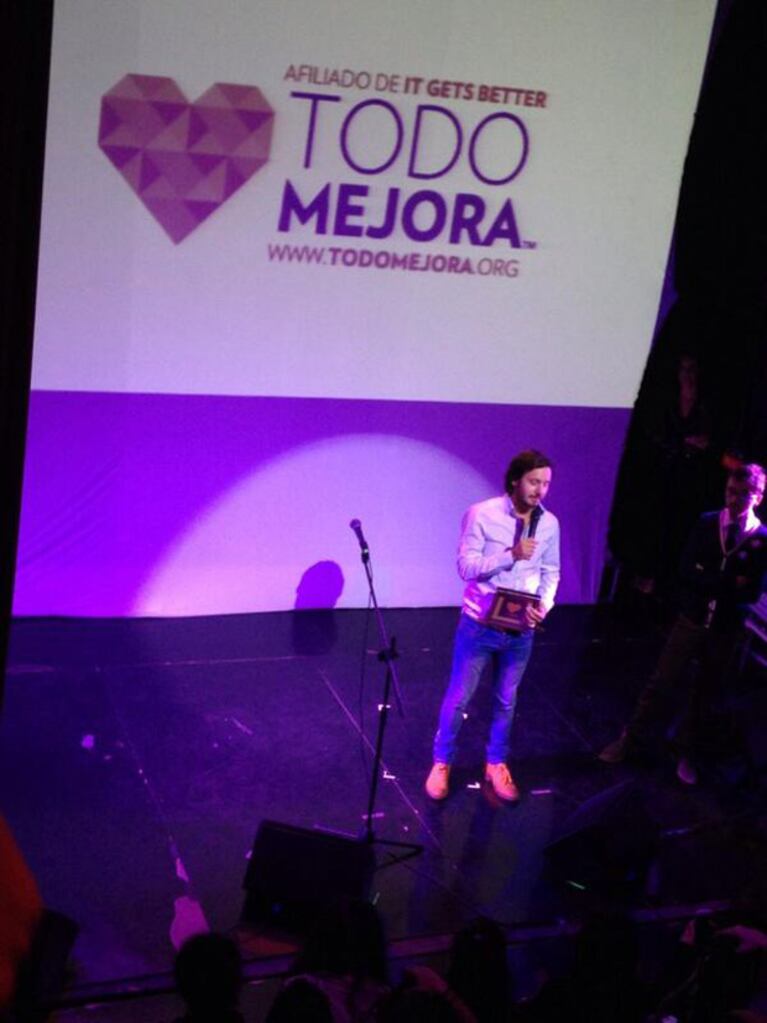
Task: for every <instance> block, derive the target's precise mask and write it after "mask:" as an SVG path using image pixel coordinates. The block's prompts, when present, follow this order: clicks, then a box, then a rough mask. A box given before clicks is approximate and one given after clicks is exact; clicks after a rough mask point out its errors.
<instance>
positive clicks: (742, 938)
mask: <svg viewBox="0 0 767 1023" xmlns="http://www.w3.org/2000/svg"><path fill="white" fill-rule="evenodd" d="M716 936H717V938H719V937H725V938H734V939H735V942H736V944H735V951H736V952H737V953H738V954H746V953H747V952H759V951H761V952H765V951H767V934H765V933H764V931H759V930H757V929H756V928H755V927H745V926H744V925H743V924H736V925H735V926H734V927H725V928H723V930H721V931H717V932H716Z"/></svg>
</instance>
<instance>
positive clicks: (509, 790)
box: [485, 764, 519, 803]
mask: <svg viewBox="0 0 767 1023" xmlns="http://www.w3.org/2000/svg"><path fill="white" fill-rule="evenodd" d="M485 781H489V782H490V784H491V785H492V786H493V791H494V792H495V794H496V796H498V798H499V799H505V800H506V802H507V803H516V801H517V800H518V799H519V789H518V788H517V786H516V785H515V784H514V779H513V778H512V777H511V775H510V774H509V769H508V767H507V766H506V764H486V765H485Z"/></svg>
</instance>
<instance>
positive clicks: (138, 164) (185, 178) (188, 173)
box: [99, 75, 274, 244]
mask: <svg viewBox="0 0 767 1023" xmlns="http://www.w3.org/2000/svg"><path fill="white" fill-rule="evenodd" d="M273 125H274V111H273V110H272V108H271V107H270V106H269V104H268V103H267V101H266V100H265V99H264V96H263V93H262V92H261V90H260V89H257V88H256V87H255V86H253V85H225V84H222V83H220V82H217V83H216V84H215V85H212V86H211V87H210V88H209V89H208V90H207V92H204V93H203V94H202V96H200V98H199V99H197V100H195V102H194V103H190V102H189V101H188V100H187V98H186V96H185V95H184V94H183V92H182V91H181V89H179V87H178V86H177V85H176V83H175V82H174V81H173V79H172V78H162V77H160V76H158V75H126V76H125V78H122V79H121V80H120V81H119V82H118V83H117V85H115V86H113V87H112V88H111V89H110V90H109V92H107V93H106V94H105V95H104V97H103V98H102V100H101V121H100V124H99V146H100V147H101V149H102V150H103V152H104V153H105V154H106V156H107V157H108V158H109V159H110V160H111V161H112V163H113V164H114V165H115V167H116V168H117V169H118V170H119V172H120V173H121V174H122V176H123V177H124V178H125V180H126V181H127V182H128V184H129V185H130V187H131V188H132V189H133V191H134V192H135V193H136V195H137V196H138V197H139V198H140V199H141V201H142V202H143V203H144V205H145V206H146V208H147V209H148V210H149V212H150V213H151V214H152V216H153V217H154V218H155V220H157V222H158V223H159V224H160V225H161V227H163V228H164V230H165V231H166V232H167V233H168V235H169V236H170V237H171V239H172V240H173V241H174V242H176V244H178V242H180V241H183V239H184V238H186V236H187V235H188V234H190V233H191V232H192V231H194V229H195V228H196V227H199V226H200V224H201V223H202V222H203V220H206V219H207V218H208V217H209V216H210V215H211V213H214V212H215V211H216V210H217V209H218V207H219V206H221V205H222V204H223V203H225V202H226V201H227V199H229V197H230V196H232V195H233V194H234V193H235V192H236V191H237V189H238V188H241V187H242V185H244V184H245V182H246V181H248V180H249V179H250V178H252V177H253V175H254V174H255V173H256V171H258V170H260V169H261V167H263V166H264V164H265V163H266V161H267V160H268V159H269V146H270V144H271V141H272V127H273Z"/></svg>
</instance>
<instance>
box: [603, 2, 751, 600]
mask: <svg viewBox="0 0 767 1023" xmlns="http://www.w3.org/2000/svg"><path fill="white" fill-rule="evenodd" d="M717 27H718V29H719V31H718V32H716V33H715V40H714V46H713V52H712V54H711V57H710V60H709V64H708V67H707V71H706V76H705V80H704V86H703V89H702V91H701V97H700V101H699V104H698V110H697V113H696V117H695V123H694V126H693V130H692V134H691V138H690V145H689V149H688V154H687V159H686V161H685V168H684V175H683V178H682V184H681V189H680V195H679V204H678V209H677V222H676V232H675V246H674V253H673V260H672V265H673V290H674V291H675V293H676V297H675V299H674V300H673V301H672V302H671V304H670V308H669V309H668V312H667V314H666V315H665V318H664V319H663V322H662V323H661V325H660V329H659V331H658V335H657V338H656V341H655V344H654V346H653V350H652V352H651V355H650V358H649V359H648V363H647V367H646V369H645V373H644V377H643V380H642V384H641V387H640V390H639V395H638V398H637V402H636V405H635V408H634V413H633V417H632V422H631V427H630V429H629V433H628V436H627V440H626V445H625V450H624V455H623V460H622V464H621V468H620V472H619V476H618V483H617V487H616V495H615V501H614V505H613V510H612V516H611V522H610V536H609V545H610V549H611V551H612V553H613V555H614V556H615V557H616V558H617V559H618V561H619V562H621V563H622V564H623V565H624V566H625V567H627V568H628V570H629V574H632V573H633V574H634V576H635V577H639V578H640V579H645V578H646V579H647V580H648V581H649V580H650V579H652V578H653V577H655V581H658V580H660V581H662V579H663V577H664V575H665V576H669V575H673V574H674V573H675V571H676V567H677V560H678V553H679V551H678V548H679V546H680V543H681V541H682V539H683V536H684V533H685V528H686V526H689V524H690V521H691V519H693V518H694V517H695V516H697V514H699V513H700V512H701V511H703V510H704V509H708V508H716V507H720V506H721V504H722V491H723V484H724V479H725V475H726V472H725V466H727V465H728V464H732V463H733V461H734V460H741V461H756V462H760V463H762V464H764V463H765V462H766V461H767V402H766V401H765V394H766V393H767V360H766V359H765V351H766V348H765V336H766V329H767V5H765V4H764V3H763V2H762V0H734V2H729V3H727V4H724V5H721V6H720V11H719V21H718V25H717ZM684 357H687V358H686V359H685V358H684ZM683 362H684V363H687V367H686V369H687V371H688V372H689V363H690V362H692V363H693V368H694V371H695V372H696V373H697V389H698V402H697V410H696V412H695V414H694V415H691V416H690V420H689V421H688V422H687V423H686V424H685V423H682V422H680V415H679V394H680V373H683V372H684V371H685V368H684V367H683V365H682V363H683ZM685 431H688V439H689V438H690V437H691V438H692V440H693V443H686V442H685ZM696 431H700V433H696ZM700 437H705V443H704V442H702V441H701V440H700ZM696 444H701V446H699V447H696Z"/></svg>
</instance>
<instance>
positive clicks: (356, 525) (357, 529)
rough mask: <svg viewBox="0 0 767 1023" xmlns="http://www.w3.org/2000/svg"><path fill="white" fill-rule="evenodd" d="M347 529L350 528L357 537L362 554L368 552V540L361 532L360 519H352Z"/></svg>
mask: <svg viewBox="0 0 767 1023" xmlns="http://www.w3.org/2000/svg"><path fill="white" fill-rule="evenodd" d="M349 529H351V530H352V531H353V532H354V535H355V536H356V537H357V542H358V543H359V545H360V550H361V551H362V554H363V556H365V555H366V554H370V548H369V547H368V542H367V540H366V539H365V534H364V533H363V532H362V523H361V522H360V520H359V519H352V520H351V522H350V523H349Z"/></svg>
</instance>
